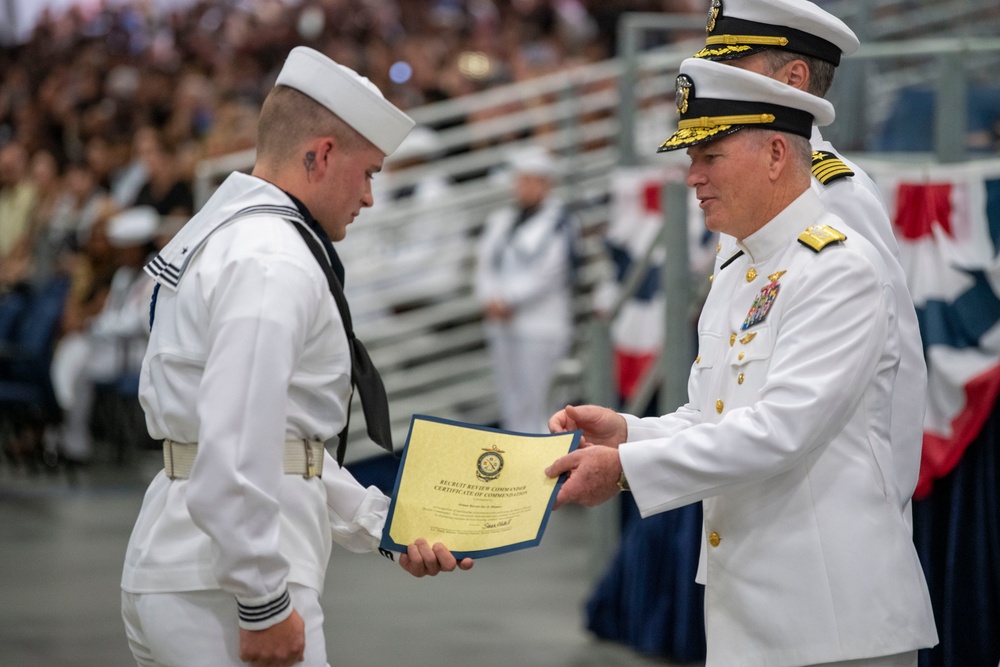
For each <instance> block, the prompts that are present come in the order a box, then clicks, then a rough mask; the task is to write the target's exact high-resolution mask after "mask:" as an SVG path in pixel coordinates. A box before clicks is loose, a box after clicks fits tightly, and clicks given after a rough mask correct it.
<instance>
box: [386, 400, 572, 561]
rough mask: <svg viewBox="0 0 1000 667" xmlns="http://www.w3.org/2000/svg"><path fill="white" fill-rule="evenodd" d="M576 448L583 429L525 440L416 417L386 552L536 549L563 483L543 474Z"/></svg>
mask: <svg viewBox="0 0 1000 667" xmlns="http://www.w3.org/2000/svg"><path fill="white" fill-rule="evenodd" d="M579 442H580V432H579V431H573V432H568V433H556V434H551V435H528V434H522V433H513V432H510V431H501V430H498V429H491V428H487V427H484V426H476V425H472V424H463V423H460V422H454V421H449V420H445V419H439V418H437V417H426V416H420V415H415V416H414V417H413V420H412V422H411V423H410V433H409V435H408V437H407V441H406V446H405V448H404V449H403V459H402V461H401V463H400V466H399V473H398V475H397V477H396V488H395V489H394V491H393V494H392V504H391V505H390V507H389V517H388V519H387V520H386V525H385V528H384V529H383V531H382V548H383V549H390V550H393V551H406V545H407V544H410V543H412V542H414V540H416V539H418V538H425V539H426V540H427V541H428V542H429V543H431V544H433V543H435V542H443V543H444V544H447V545H448V548H449V549H450V550H451V551H452V553H453V554H454V556H455V557H456V558H466V557H473V558H482V557H484V556H493V555H496V554H500V553H504V552H507V551H514V550H516V549H525V548H527V547H533V546H537V545H538V543H539V542H540V541H541V538H542V533H543V532H544V531H545V524H546V522H547V521H548V518H549V513H550V512H551V511H552V505H553V503H554V502H555V498H556V492H557V491H558V490H559V486H560V485H561V484H562V479H561V478H560V479H552V478H549V477H547V476H546V475H545V468H546V466H548V465H549V464H550V463H551V462H552V461H553V460H555V459H556V458H558V457H560V456H562V455H564V454H567V453H569V452H571V451H573V450H574V449H576V448H577V446H578V445H579Z"/></svg>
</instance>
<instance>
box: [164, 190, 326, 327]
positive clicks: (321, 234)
mask: <svg viewBox="0 0 1000 667" xmlns="http://www.w3.org/2000/svg"><path fill="white" fill-rule="evenodd" d="M282 192H284V193H285V194H286V195H287V196H288V198H289V199H291V200H292V203H293V204H295V208H296V209H298V211H299V213H301V214H302V217H303V218H305V221H306V224H307V225H309V229H311V230H312V232H313V233H314V234H316V236H317V238H319V242H320V243H321V244H322V245H323V249H324V250H326V254H327V256H328V257H329V258H330V266H332V267H333V272H334V274H336V276H337V280H339V281H340V286H341V287H343V286H344V278H345V273H344V263H343V262H341V261H340V256H339V255H338V254H337V250H336V249H335V248H334V247H333V241H331V240H330V237H329V236H328V235H327V233H326V230H324V229H323V227H321V226H320V224H319V222H317V220H316V218H314V217H313V215H312V213H310V212H309V209H308V208H306V205H305V204H303V203H302V201H301V200H299V198H298V197H296V196H295V195H293V194H292V193H290V192H287V191H285V190H282ZM159 293H160V283H156V285H155V286H154V287H153V296H152V298H151V299H150V300H149V330H150V331H152V330H153V319H154V318H155V317H156V297H157V295H158V294H159Z"/></svg>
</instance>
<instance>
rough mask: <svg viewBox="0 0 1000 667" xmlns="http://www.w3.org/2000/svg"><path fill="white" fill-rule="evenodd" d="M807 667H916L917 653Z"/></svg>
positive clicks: (999, 666) (908, 652)
mask: <svg viewBox="0 0 1000 667" xmlns="http://www.w3.org/2000/svg"><path fill="white" fill-rule="evenodd" d="M808 667H917V652H916V651H907V652H906V653H897V654H895V655H884V656H882V657H880V658H862V659H860V660H844V661H841V662H824V663H823V664H822V665H809V666H808ZM998 667H1000V665H998Z"/></svg>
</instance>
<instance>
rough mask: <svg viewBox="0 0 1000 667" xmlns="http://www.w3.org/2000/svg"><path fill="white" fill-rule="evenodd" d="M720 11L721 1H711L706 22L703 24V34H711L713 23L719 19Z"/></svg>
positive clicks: (713, 27) (713, 28)
mask: <svg viewBox="0 0 1000 667" xmlns="http://www.w3.org/2000/svg"><path fill="white" fill-rule="evenodd" d="M721 9H722V0H712V6H711V7H709V8H708V22H707V23H706V24H705V32H707V33H708V34H710V35H711V34H712V31H713V30H715V21H716V20H717V19H718V18H719V11H720V10H721Z"/></svg>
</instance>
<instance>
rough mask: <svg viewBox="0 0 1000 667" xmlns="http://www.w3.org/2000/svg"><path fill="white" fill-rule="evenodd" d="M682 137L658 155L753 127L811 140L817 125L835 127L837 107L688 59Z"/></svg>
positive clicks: (680, 104) (682, 79)
mask: <svg viewBox="0 0 1000 667" xmlns="http://www.w3.org/2000/svg"><path fill="white" fill-rule="evenodd" d="M675 92H676V94H677V113H678V114H679V115H680V120H679V121H678V122H677V131H676V132H674V133H673V134H672V135H671V136H670V137H669V138H668V139H667V140H666V141H664V142H663V143H662V144H660V147H659V149H658V150H657V152H658V153H662V152H664V151H674V150H678V149H681V148H688V147H690V146H694V145H696V144H700V143H704V142H707V141H713V140H715V139H721V138H722V137H724V136H726V135H729V134H732V133H733V132H736V131H737V130H741V129H743V128H747V127H754V128H760V129H765V130H774V131H776V132H790V133H792V134H797V135H799V136H802V137H806V138H808V137H809V136H810V135H811V134H812V126H813V125H819V126H823V125H829V124H830V123H832V122H833V119H834V111H833V105H832V104H830V103H829V102H827V101H826V100H824V99H823V98H821V97H816V96H815V95H810V94H809V93H807V92H804V91H801V90H798V89H797V88H792V87H791V86H789V85H787V84H784V83H781V82H780V81H776V80H774V79H772V78H770V77H767V76H764V75H762V74H757V73H755V72H750V71H747V70H744V69H740V68H739V67H732V66H731V65H724V64H722V63H717V62H712V61H711V60H702V59H699V58H688V59H686V60H685V61H684V62H682V63H681V69H680V74H678V75H677V83H676V86H675Z"/></svg>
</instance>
